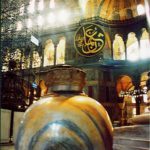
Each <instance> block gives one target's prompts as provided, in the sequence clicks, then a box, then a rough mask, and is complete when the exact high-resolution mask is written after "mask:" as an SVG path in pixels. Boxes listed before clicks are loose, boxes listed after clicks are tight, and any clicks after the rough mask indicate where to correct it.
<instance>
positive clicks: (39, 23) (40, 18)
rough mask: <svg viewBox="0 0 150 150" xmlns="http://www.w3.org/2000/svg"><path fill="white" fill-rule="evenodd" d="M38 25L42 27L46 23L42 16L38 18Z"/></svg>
mask: <svg viewBox="0 0 150 150" xmlns="http://www.w3.org/2000/svg"><path fill="white" fill-rule="evenodd" d="M37 23H38V25H39V26H42V25H43V23H44V20H43V17H42V16H41V15H39V16H38V18H37Z"/></svg>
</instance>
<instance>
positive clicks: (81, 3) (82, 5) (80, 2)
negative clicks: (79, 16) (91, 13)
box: [79, 0, 87, 13]
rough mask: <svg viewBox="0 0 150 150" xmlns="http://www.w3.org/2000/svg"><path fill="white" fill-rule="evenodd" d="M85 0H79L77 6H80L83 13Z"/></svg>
mask: <svg viewBox="0 0 150 150" xmlns="http://www.w3.org/2000/svg"><path fill="white" fill-rule="evenodd" d="M86 3H87V0H79V6H80V7H81V10H82V12H83V13H85V8H86Z"/></svg>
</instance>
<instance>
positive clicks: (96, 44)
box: [74, 23, 105, 57]
mask: <svg viewBox="0 0 150 150" xmlns="http://www.w3.org/2000/svg"><path fill="white" fill-rule="evenodd" d="M74 45H75V48H76V50H77V52H78V53H79V54H80V55H82V56H85V57H92V56H94V55H96V54H98V53H99V52H100V51H101V50H102V49H103V47H104V45H105V34H104V32H103V30H102V29H101V28H100V26H99V25H97V24H93V23H88V24H84V25H83V26H81V27H80V28H79V29H78V30H77V32H76V34H75V38H74Z"/></svg>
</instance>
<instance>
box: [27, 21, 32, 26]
mask: <svg viewBox="0 0 150 150" xmlns="http://www.w3.org/2000/svg"><path fill="white" fill-rule="evenodd" d="M27 28H32V21H31V19H28V20H27Z"/></svg>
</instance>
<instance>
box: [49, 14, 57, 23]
mask: <svg viewBox="0 0 150 150" xmlns="http://www.w3.org/2000/svg"><path fill="white" fill-rule="evenodd" d="M48 21H49V23H54V22H55V21H56V19H55V15H54V14H53V13H50V14H49V17H48Z"/></svg>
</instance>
